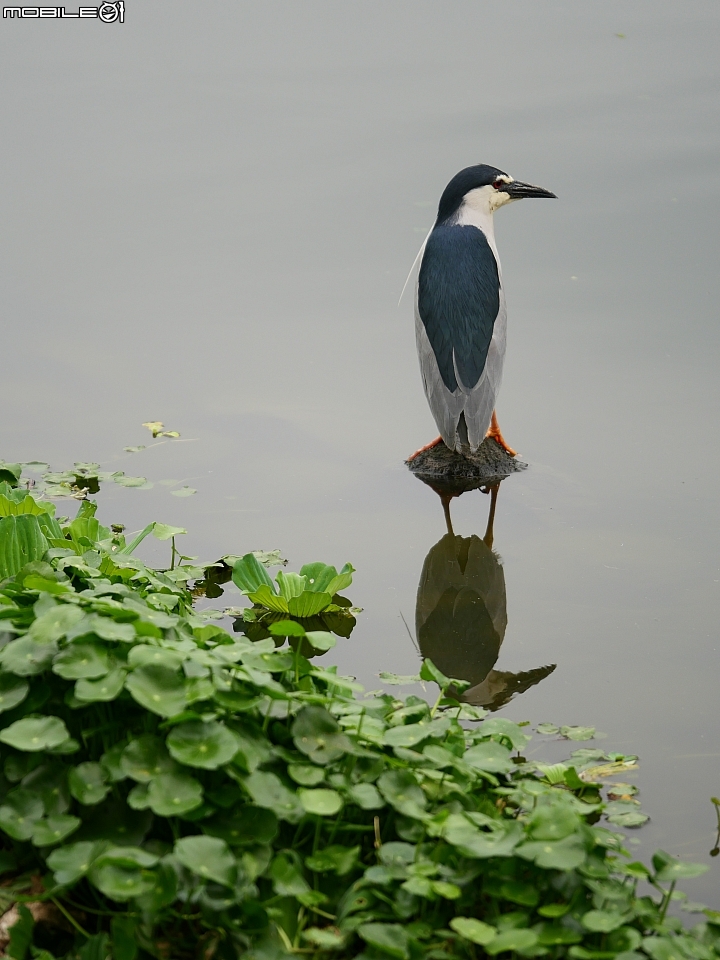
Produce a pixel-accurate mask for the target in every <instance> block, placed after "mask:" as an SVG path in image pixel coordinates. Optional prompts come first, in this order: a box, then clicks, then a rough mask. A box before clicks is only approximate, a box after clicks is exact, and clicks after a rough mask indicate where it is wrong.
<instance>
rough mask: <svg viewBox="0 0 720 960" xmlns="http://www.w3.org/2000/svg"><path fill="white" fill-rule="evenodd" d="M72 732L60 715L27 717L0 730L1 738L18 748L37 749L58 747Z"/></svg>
mask: <svg viewBox="0 0 720 960" xmlns="http://www.w3.org/2000/svg"><path fill="white" fill-rule="evenodd" d="M69 737H70V734H69V733H68V729H67V727H66V726H65V724H64V723H63V721H62V720H61V719H60V718H59V717H25V718H24V719H22V720H16V721H15V723H11V724H10V726H9V727H6V728H5V729H4V730H3V731H2V732H0V740H2V742H3V743H7V744H8V746H10V747H14V748H15V749H16V750H25V751H33V752H35V751H37V750H48V749H50V748H52V747H57V746H59V745H60V744H61V743H63V742H64V741H65V740H68V739H69Z"/></svg>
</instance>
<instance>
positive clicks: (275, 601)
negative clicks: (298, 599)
mask: <svg viewBox="0 0 720 960" xmlns="http://www.w3.org/2000/svg"><path fill="white" fill-rule="evenodd" d="M248 596H249V597H250V599H251V600H252V602H253V603H258V604H260V606H261V607H267V609H268V610H273V611H274V612H275V613H288V612H289V607H288V602H287V600H286V599H285V598H284V597H279V596H277V594H276V593H275V592H274V591H273V590H272V589H271V588H270V587H268V586H267V585H266V584H264V583H263V584H262V585H261V586H259V587H258V588H257V590H256V591H255V592H254V593H250V594H248Z"/></svg>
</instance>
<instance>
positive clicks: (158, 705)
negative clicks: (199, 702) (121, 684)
mask: <svg viewBox="0 0 720 960" xmlns="http://www.w3.org/2000/svg"><path fill="white" fill-rule="evenodd" d="M125 687H126V689H127V690H129V691H130V695H131V696H132V697H133V699H135V700H137V702H138V703H139V704H140V706H142V707H145V708H146V709H147V710H150V711H152V713H157V714H159V716H161V717H174V716H177V714H179V713H182V711H183V710H184V709H185V705H186V701H185V684H184V682H183V680H182V678H181V677H180V675H179V673H177V672H176V671H174V670H169V669H168V668H167V667H162V666H154V665H148V666H146V667H139V668H138V669H137V670H134V671H133V672H132V673H131V674H130V675H129V676H128V678H127V680H126V681H125Z"/></svg>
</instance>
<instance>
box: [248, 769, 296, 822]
mask: <svg viewBox="0 0 720 960" xmlns="http://www.w3.org/2000/svg"><path fill="white" fill-rule="evenodd" d="M245 788H246V789H247V791H248V793H249V794H250V796H251V797H252V798H253V800H254V801H255V803H256V804H257V805H258V806H259V807H265V809H267V810H272V811H273V813H275V814H276V815H277V816H278V817H279V818H280V819H281V820H289V821H290V822H291V823H295V822H297V821H298V820H299V819H300V818H301V816H302V814H303V812H304V811H303V808H302V806H301V805H300V802H299V800H298V799H297V797H296V795H295V794H294V793H292V792H291V791H290V790H288V789H287V787H286V786H285V785H284V784H283V783H282V781H281V780H280V778H279V777H278V776H277V775H276V774H274V773H266V772H264V771H261V770H256V771H255V773H251V774H250V776H249V777H247V779H246V780H245Z"/></svg>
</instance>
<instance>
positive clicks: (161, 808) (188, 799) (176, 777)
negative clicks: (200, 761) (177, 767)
mask: <svg viewBox="0 0 720 960" xmlns="http://www.w3.org/2000/svg"><path fill="white" fill-rule="evenodd" d="M147 798H148V806H149V807H150V809H151V810H152V812H153V813H156V814H157V815H158V816H160V817H176V816H180V815H181V814H183V813H189V812H190V810H194V809H195V808H196V807H199V806H200V804H201V803H202V798H203V790H202V787H201V786H200V784H199V783H198V781H197V780H196V779H195V778H194V777H191V776H189V775H188V774H186V773H183V772H181V771H178V772H172V773H161V774H160V775H159V776H158V777H155V779H154V780H151V781H150V786H149V788H148V795H147Z"/></svg>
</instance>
